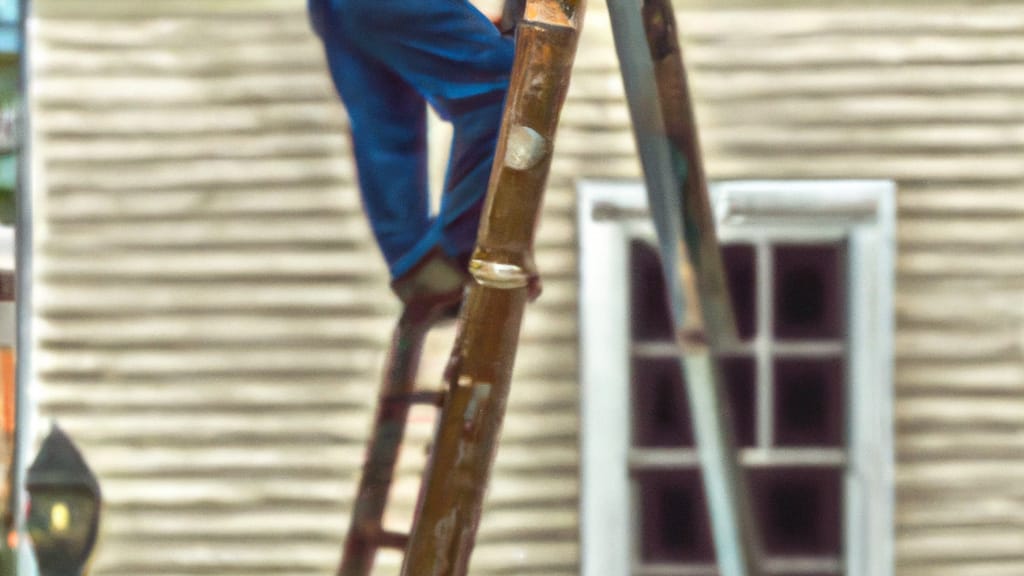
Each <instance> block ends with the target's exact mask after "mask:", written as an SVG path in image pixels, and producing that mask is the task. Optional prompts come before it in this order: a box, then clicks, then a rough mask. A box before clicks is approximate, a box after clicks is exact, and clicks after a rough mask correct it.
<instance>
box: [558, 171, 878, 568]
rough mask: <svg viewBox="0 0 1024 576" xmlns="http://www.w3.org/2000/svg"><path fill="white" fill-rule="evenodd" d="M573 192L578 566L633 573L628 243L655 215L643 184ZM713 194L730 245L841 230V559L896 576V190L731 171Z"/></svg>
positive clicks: (582, 187)
mask: <svg viewBox="0 0 1024 576" xmlns="http://www.w3.org/2000/svg"><path fill="white" fill-rule="evenodd" d="M578 193H579V194H578V198H579V201H578V206H577V209H578V212H577V217H578V229H579V240H580V270H581V278H580V295H579V296H580V322H581V326H580V353H581V392H580V396H581V400H580V401H581V406H580V417H581V431H580V442H581V486H580V516H581V519H580V531H581V574H582V575H583V576H629V575H630V574H633V570H634V569H635V566H633V559H634V558H636V557H637V555H636V553H635V551H636V546H637V543H638V535H636V534H632V532H633V527H634V526H637V522H636V518H634V514H635V513H634V512H633V510H632V497H631V492H630V490H631V489H630V478H629V463H628V454H629V450H630V436H631V433H630V424H629V422H630V403H631V399H630V391H629V386H628V385H626V384H628V382H629V378H630V368H629V366H630V362H629V349H630V342H629V334H630V330H629V310H628V308H629V304H628V301H627V292H628V287H629V284H628V282H629V278H628V276H629V266H628V263H629V243H630V240H631V239H632V238H636V237H641V238H642V237H644V236H645V235H646V236H649V235H650V234H651V232H650V230H651V226H652V225H651V223H650V218H649V217H648V214H647V197H646V193H645V191H644V187H643V184H642V183H640V182H639V181H626V182H608V181H582V182H580V183H579V185H578ZM711 196H712V204H713V206H714V210H715V217H716V222H717V227H718V233H719V237H720V239H721V240H722V241H723V242H729V241H737V240H743V241H750V242H754V243H756V242H758V241H764V240H769V241H773V242H779V241H801V240H810V241H821V240H846V246H847V262H848V268H847V270H846V272H847V274H848V279H849V283H848V284H847V293H846V298H847V301H846V309H847V317H846V322H847V327H848V333H849V341H848V346H849V348H848V359H849V361H848V362H847V368H846V369H847V390H848V391H849V392H848V394H847V399H848V405H847V410H848V413H847V419H848V428H847V431H848V434H847V441H848V444H847V447H846V450H847V455H848V456H847V459H848V461H847V466H846V469H845V474H844V502H845V509H844V518H845V526H844V529H843V532H842V533H843V538H844V541H843V554H844V556H843V567H842V568H843V571H844V573H845V574H846V575H847V576H863V575H867V574H870V575H871V576H892V574H893V570H894V568H893V565H894V562H893V544H894V521H893V510H894V479H893V462H894V456H893V454H894V442H893V416H892V413H893V405H892V403H893V389H892V387H893V384H892V382H893V368H892V364H893V352H892V349H893V289H894V266H895V213H896V209H895V186H894V184H893V183H892V182H890V181H878V180H836V181H825V180H818V181H784V180H777V181H776V180H772V181H769V180H765V181H733V182H721V183H717V184H714V185H712V186H711ZM750 450H751V451H756V450H757V449H756V448H754V449H750ZM751 456H753V457H755V458H756V456H757V455H756V454H751Z"/></svg>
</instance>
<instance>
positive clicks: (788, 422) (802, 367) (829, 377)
mask: <svg viewBox="0 0 1024 576" xmlns="http://www.w3.org/2000/svg"><path fill="white" fill-rule="evenodd" d="M843 380H844V378H843V362H842V360H840V359H838V358H833V359H811V358H787V359H784V360H776V362H775V442H776V444H778V445H780V446H835V447H839V446H841V445H842V444H843V430H844V428H845V426H844V423H845V417H844V413H845V411H844V409H843V397H844V395H845V390H844V388H845V386H844V385H843Z"/></svg>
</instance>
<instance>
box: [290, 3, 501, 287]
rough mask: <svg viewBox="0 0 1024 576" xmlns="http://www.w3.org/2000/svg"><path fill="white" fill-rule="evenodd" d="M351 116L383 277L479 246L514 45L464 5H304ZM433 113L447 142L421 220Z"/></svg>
mask: <svg viewBox="0 0 1024 576" xmlns="http://www.w3.org/2000/svg"><path fill="white" fill-rule="evenodd" d="M309 9H310V17H311V20H312V24H313V28H314V30H315V31H316V32H317V34H318V35H319V36H320V38H321V39H322V40H323V43H324V50H325V52H326V55H327V62H328V65H329V67H330V72H331V77H332V78H333V80H334V85H335V87H336V88H337V90H338V94H339V95H340V96H341V99H342V101H343V102H344V104H345V107H346V109H347V111H348V115H349V119H350V122H351V130H352V143H353V149H354V153H355V160H356V168H357V171H358V173H359V186H360V189H361V192H362V198H363V205H364V207H365V209H366V213H367V215H368V216H369V219H370V225H371V227H372V228H373V233H374V235H375V237H376V239H377V243H378V244H379V246H380V248H381V251H382V252H383V253H384V257H385V259H386V260H387V263H388V267H389V269H390V270H391V275H392V278H397V277H399V276H401V275H402V274H404V273H405V272H407V271H408V270H409V269H410V268H412V267H413V266H414V265H416V263H417V262H419V261H420V260H421V259H422V258H423V256H424V255H425V254H427V253H428V252H430V251H431V250H432V249H434V248H436V247H440V248H441V249H442V250H443V251H444V252H445V253H446V254H448V255H449V256H451V257H453V258H455V259H457V260H459V261H461V262H464V261H465V260H466V259H467V258H468V256H469V254H470V253H471V252H472V250H473V246H474V244H475V243H476V235H477V229H478V227H479V220H480V214H481V210H482V207H483V202H484V199H485V197H486V193H487V182H488V180H489V178H490V171H491V163H492V159H493V157H494V150H495V147H496V144H497V137H498V131H499V129H500V127H501V115H502V111H503V107H504V100H505V93H506V91H507V89H508V81H509V76H510V74H511V70H512V60H513V51H514V47H513V42H512V40H511V39H510V38H507V37H502V36H501V35H500V33H499V32H498V30H497V29H496V28H495V27H494V25H493V24H492V23H491V22H490V21H489V20H488V19H487V18H486V17H485V16H484V15H483V14H481V13H480V12H479V11H478V10H477V9H476V8H474V7H473V6H472V5H471V4H469V2H467V1H466V0H309ZM428 103H429V104H430V106H432V107H433V108H434V110H436V111H437V113H438V115H440V116H441V118H443V119H445V120H447V121H449V122H451V123H452V125H453V128H454V136H453V141H452V148H451V156H450V159H449V163H448V170H447V174H446V175H445V182H444V189H443V191H442V198H441V207H440V211H439V213H438V214H437V215H432V214H431V213H430V193H429V185H428V179H427V140H426V129H427V116H426V105H427V104H428Z"/></svg>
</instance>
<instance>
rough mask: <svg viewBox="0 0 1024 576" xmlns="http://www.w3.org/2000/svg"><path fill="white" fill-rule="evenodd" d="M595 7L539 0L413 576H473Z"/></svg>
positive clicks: (458, 350) (498, 160) (431, 468)
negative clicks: (562, 137) (560, 127)
mask: <svg viewBox="0 0 1024 576" xmlns="http://www.w3.org/2000/svg"><path fill="white" fill-rule="evenodd" d="M583 7H584V0H530V1H528V2H527V5H526V13H525V15H524V18H523V20H522V21H521V22H520V23H519V26H518V28H517V31H516V35H517V42H516V59H515V64H514V66H513V72H512V79H511V83H510V88H509V95H508V99H507V103H506V108H505V117H504V119H503V121H502V129H501V134H500V136H499V144H498V150H497V153H496V155H495V164H494V169H493V171H492V173H491V181H490V185H489V191H488V198H487V202H486V204H485V207H484V217H483V219H482V222H481V227H480V235H479V238H478V242H477V248H476V250H475V251H474V254H473V260H472V262H471V264H470V271H471V273H472V274H473V276H474V278H475V282H474V283H472V285H471V286H470V287H469V289H468V293H467V297H466V302H465V304H464V305H463V308H462V312H461V318H460V324H459V334H458V336H457V338H456V342H455V349H454V350H453V352H452V362H451V364H450V366H449V370H448V374H447V380H448V386H449V388H448V398H447V401H446V403H445V406H444V408H443V409H442V412H441V418H440V422H439V427H438V430H437V435H436V440H435V443H434V447H433V451H432V453H431V458H430V460H429V462H428V466H427V470H426V471H425V473H424V482H423V485H422V487H421V490H422V491H421V494H420V502H419V504H418V507H417V514H416V518H415V520H414V524H413V530H412V535H411V540H410V543H409V549H408V550H407V552H406V557H405V562H404V564H403V567H402V574H404V575H406V576H420V575H424V574H430V575H432V576H464V575H465V574H466V573H467V571H468V568H469V562H470V556H471V553H472V549H473V546H474V543H475V539H476V530H477V526H478V524H479V521H480V513H481V508H482V505H483V500H484V494H485V492H486V488H487V484H488V480H489V476H490V470H491V467H492V463H493V459H494V455H495V452H496V448H497V442H498V437H499V435H500V431H501V425H502V422H503V419H504V414H505V408H506V402H507V399H508V393H509V386H510V381H511V376H512V367H513V363H514V360H515V354H516V348H517V345H518V339H519V332H520V327H521V324H522V317H523V312H524V308H525V305H526V301H527V290H528V288H527V285H528V283H529V281H530V275H531V274H533V273H534V271H533V263H532V249H533V242H534V231H535V228H536V224H537V218H538V215H539V212H540V207H541V200H542V197H543V192H544V188H545V185H546V181H547V176H548V173H549V171H550V167H551V153H552V144H553V141H554V136H555V129H556V127H557V124H558V119H559V116H560V114H561V108H562V104H563V103H564V101H565V97H566V94H567V92H568V84H569V78H570V74H571V71H572V63H573V60H574V58H575V53H576V45H577V41H578V38H579V26H580V23H581V22H582V17H583Z"/></svg>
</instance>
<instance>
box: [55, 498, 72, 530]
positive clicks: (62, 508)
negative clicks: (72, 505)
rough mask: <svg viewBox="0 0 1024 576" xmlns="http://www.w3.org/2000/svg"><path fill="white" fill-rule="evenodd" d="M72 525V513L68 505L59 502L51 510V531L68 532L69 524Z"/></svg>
mask: <svg viewBox="0 0 1024 576" xmlns="http://www.w3.org/2000/svg"><path fill="white" fill-rule="evenodd" d="M70 523H71V511H70V510H68V505H67V504H65V503H63V502H57V503H56V504H54V505H53V508H50V529H51V530H53V531H54V532H66V531H67V529H68V524H70Z"/></svg>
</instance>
